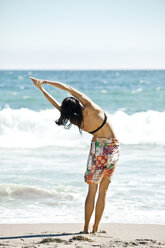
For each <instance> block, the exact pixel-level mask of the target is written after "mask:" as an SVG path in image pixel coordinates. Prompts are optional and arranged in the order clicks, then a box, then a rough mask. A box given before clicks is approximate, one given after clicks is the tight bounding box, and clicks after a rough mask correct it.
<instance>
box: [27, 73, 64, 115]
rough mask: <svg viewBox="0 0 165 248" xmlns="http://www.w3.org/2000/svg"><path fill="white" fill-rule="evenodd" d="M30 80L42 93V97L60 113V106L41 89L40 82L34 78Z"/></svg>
mask: <svg viewBox="0 0 165 248" xmlns="http://www.w3.org/2000/svg"><path fill="white" fill-rule="evenodd" d="M30 79H31V80H32V82H33V84H34V85H35V86H36V87H37V88H38V89H39V90H41V92H42V93H43V95H44V96H45V97H46V98H47V100H48V101H49V102H50V103H51V104H52V105H53V106H54V107H56V108H57V109H58V110H59V111H61V106H60V104H59V103H58V102H57V101H56V100H55V99H54V98H53V97H52V96H51V95H50V94H49V93H48V92H47V91H46V90H44V89H43V88H42V86H41V83H40V82H41V81H40V80H38V79H35V78H32V77H30Z"/></svg>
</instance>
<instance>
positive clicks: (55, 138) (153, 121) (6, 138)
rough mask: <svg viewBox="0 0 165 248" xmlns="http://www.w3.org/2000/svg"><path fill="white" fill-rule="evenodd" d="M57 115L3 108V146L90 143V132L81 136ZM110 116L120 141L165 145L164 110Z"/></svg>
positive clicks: (0, 131)
mask: <svg viewBox="0 0 165 248" xmlns="http://www.w3.org/2000/svg"><path fill="white" fill-rule="evenodd" d="M58 117H59V113H58V111H56V110H54V109H47V110H42V111H40V112H36V111H34V110H29V109H25V108H21V109H11V108H9V107H7V108H4V109H2V110H0V147H4V148H10V147H22V148H28V147H29V148H33V147H43V146H54V145H56V146H59V147H61V146H62V147H65V148H67V147H70V148H72V147H73V148H74V147H86V146H87V145H88V144H89V140H90V139H91V136H90V135H89V134H86V133H84V134H83V135H82V136H80V134H79V132H78V129H77V127H72V128H71V130H69V131H68V130H64V128H63V127H58V126H57V125H56V124H55V123H54V120H56V119H57V118H58ZM110 119H111V121H112V124H113V126H114V129H115V131H116V133H117V136H118V138H119V139H120V143H121V144H157V145H165V112H157V111H147V112H139V113H135V114H131V115H128V114H127V113H125V112H124V111H117V112H115V113H113V114H111V115H110ZM80 139H81V142H79V141H80ZM64 140H65V142H64Z"/></svg>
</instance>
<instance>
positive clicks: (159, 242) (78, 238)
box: [0, 223, 165, 248]
mask: <svg viewBox="0 0 165 248" xmlns="http://www.w3.org/2000/svg"><path fill="white" fill-rule="evenodd" d="M82 230H83V224H82V223H47V224H46V223H45V224H44V223H41V224H0V246H2V247H21V248H22V247H26V248H28V247H29V248H30V247H47V246H49V247H76V246H77V247H94V246H98V247H134V246H136V247H151V246H152V247H164V246H165V225H158V224H117V223H102V224H100V228H99V232H98V233H96V234H92V233H89V234H81V233H80V231H82ZM90 231H91V228H90Z"/></svg>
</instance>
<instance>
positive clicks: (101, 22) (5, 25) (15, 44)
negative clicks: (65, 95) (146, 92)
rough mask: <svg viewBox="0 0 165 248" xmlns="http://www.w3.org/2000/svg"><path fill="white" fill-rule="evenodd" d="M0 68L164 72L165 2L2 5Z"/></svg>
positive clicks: (20, 1)
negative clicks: (149, 69)
mask: <svg viewBox="0 0 165 248" xmlns="http://www.w3.org/2000/svg"><path fill="white" fill-rule="evenodd" d="M0 34H1V37H0V68H1V69H3V68H13V69H14V68H22V69H23V68H27V69H44V68H45V69H114V68H116V69H129V68H131V69H133V68H137V69H140V68H164V69H165V0H113V1H112V0H0Z"/></svg>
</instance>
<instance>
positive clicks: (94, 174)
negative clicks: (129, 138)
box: [84, 137, 120, 184]
mask: <svg viewBox="0 0 165 248" xmlns="http://www.w3.org/2000/svg"><path fill="white" fill-rule="evenodd" d="M119 154H120V150H119V141H118V139H116V138H110V139H107V138H95V137H94V138H93V139H92V141H91V147H90V152H89V156H88V161H87V168H86V172H85V175H84V178H85V182H86V183H88V184H90V183H96V184H98V183H100V182H101V180H102V178H103V177H105V178H107V179H109V180H110V181H111V177H112V175H113V173H114V170H115V167H116V164H117V162H118V160H119Z"/></svg>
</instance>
